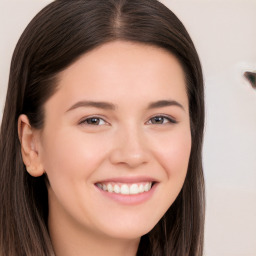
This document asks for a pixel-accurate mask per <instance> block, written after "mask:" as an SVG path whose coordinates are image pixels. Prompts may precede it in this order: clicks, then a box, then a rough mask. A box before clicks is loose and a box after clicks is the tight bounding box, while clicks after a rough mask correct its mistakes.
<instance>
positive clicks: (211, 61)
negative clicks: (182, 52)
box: [0, 0, 256, 256]
mask: <svg viewBox="0 0 256 256" xmlns="http://www.w3.org/2000/svg"><path fill="white" fill-rule="evenodd" d="M0 1H1V2H0V35H1V36H0V38H1V39H0V119H1V116H2V108H3V105H4V99H5V94H6V88H7V81H8V72H9V65H10V60H11V55H12V52H13V49H14V47H15V44H16V42H17V40H18V38H19V36H20V34H21V33H22V31H23V29H24V28H25V26H26V25H27V24H28V22H29V21H30V20H31V18H32V17H33V16H34V15H35V14H36V13H37V12H38V11H39V10H40V9H41V8H42V7H43V6H45V5H46V4H47V3H49V2H50V0H44V1H43V0H30V1H28V0H27V1H25V0H8V1H3V0H0ZM162 2H163V3H165V4H166V5H167V6H168V7H169V8H170V9H171V10H172V11H174V13H176V15H177V16H178V17H179V18H180V19H181V20H182V21H183V23H184V25H185V26H186V28H187V29H188V31H189V33H190V35H191V37H192V39H193V40H194V43H195V45H196V48H197V49H198V53H199V56H200V58H201V61H202V65H203V71H204V77H205V86H206V115H207V116H206V129H205V143H204V157H203V160H204V170H205V179H206V196H207V212H206V237H205V256H256V90H253V89H252V87H250V85H249V83H248V82H247V81H246V80H245V79H244V78H243V72H244V71H253V70H256V0H232V1H231V0H223V1H218V0H212V1H211V0H197V1H196V0H162Z"/></svg>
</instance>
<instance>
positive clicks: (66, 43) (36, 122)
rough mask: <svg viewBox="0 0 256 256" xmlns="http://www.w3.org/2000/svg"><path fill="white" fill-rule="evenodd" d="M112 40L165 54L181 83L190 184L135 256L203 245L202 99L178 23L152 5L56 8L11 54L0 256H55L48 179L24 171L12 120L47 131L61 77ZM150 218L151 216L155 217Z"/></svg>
mask: <svg viewBox="0 0 256 256" xmlns="http://www.w3.org/2000/svg"><path fill="white" fill-rule="evenodd" d="M113 40H125V41H135V42H139V43H144V44H150V45H156V46H159V47H162V48H164V49H167V50H168V51H170V52H171V53H172V54H174V55H175V56H176V58H177V59H178V61H179V62H180V64H181V65H182V67H183V70H184V74H185V76H186V85H187V94H188V98H189V109H190V125H191V134H192V149H191V155H190V161H189V167H188V172H187V176H186V179H185V182H184V185H183V188H182V190H181V192H180V193H179V195H178V197H177V199H176V200H175V202H174V203H173V205H172V206H171V207H170V208H169V210H168V211H167V212H166V214H165V215H164V216H163V218H162V219H161V220H160V221H159V222H158V224H157V225H156V226H155V227H154V229H153V230H152V231H150V232H149V233H148V234H146V235H144V236H143V237H142V238H141V242H140V245H139V248H138V252H137V255H139V256H144V255H145V256H149V255H151V256H171V255H172V256H200V255H202V253H203V237H204V178H203V171H202V156H201V153H202V139H203V129H204V92H203V77H202V70H201V65H200V61H199V58H198V55H197V52H196V49H195V47H194V45H193V42H192V40H191V38H190V36H189V35H188V33H187V31H186V29H185V28H184V26H183V24H182V23H181V22H180V20H179V19H178V18H177V17H176V16H175V15H174V14H173V13H172V12H171V11H170V10H169V9H168V8H166V7H165V6H164V5H163V4H161V3H160V2H158V1H157V0H104V1H102V0H56V1H54V2H52V3H51V4H49V5H48V6H46V7H45V8H44V9H43V10H42V11H41V12H39V14H37V15H36V17H35V18H34V19H33V20H32V21H31V22H30V24H29V25H28V26H27V28H26V29H25V31H24V32H23V34H22V36H21V38H20V40H19V42H18V44H17V46H16V48H15V51H14V54H13V59H12V63H11V69H10V78H9V86H8V92H7V97H6V103H5V108H4V113H3V119H2V124H1V133H0V202H1V207H0V225H1V226H0V255H1V256H6V255H8V256H23V255H24V256H25V255H26V256H35V255H37V256H48V255H54V251H53V248H52V245H51V240H50V237H49V233H48V229H47V214H48V199H47V188H46V183H45V177H44V176H42V177H38V178H35V177H32V176H30V175H29V174H28V173H27V171H26V169H25V166H24V164H23V161H22V157H21V153H20V151H21V150H20V143H19V139H18V131H17V120H18V117H19V115H20V114H26V115H27V116H28V118H29V120H30V124H31V125H32V127H34V128H36V129H41V128H42V127H43V125H44V108H43V106H44V103H45V102H46V101H47V99H49V97H51V95H53V94H54V92H55V90H56V89H57V80H58V76H57V75H58V73H59V72H60V71H62V70H64V69H65V68H67V67H68V66H69V65H71V64H72V63H73V62H74V61H76V60H77V59H78V58H79V57H80V56H81V55H82V54H84V53H85V52H88V51H90V50H92V49H94V48H95V47H97V46H99V45H102V44H104V43H106V42H110V41H113ZM152 210H153V209H152Z"/></svg>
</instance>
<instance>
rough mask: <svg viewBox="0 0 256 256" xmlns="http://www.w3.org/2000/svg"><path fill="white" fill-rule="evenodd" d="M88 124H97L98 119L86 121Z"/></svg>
mask: <svg viewBox="0 0 256 256" xmlns="http://www.w3.org/2000/svg"><path fill="white" fill-rule="evenodd" d="M88 123H89V124H99V118H90V119H89V120H88Z"/></svg>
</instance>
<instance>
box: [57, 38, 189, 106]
mask: <svg viewBox="0 0 256 256" xmlns="http://www.w3.org/2000/svg"><path fill="white" fill-rule="evenodd" d="M58 81H59V82H58V88H59V89H58V91H57V93H56V94H57V95H59V96H63V97H64V98H66V102H68V101H78V100H81V97H93V98H94V100H102V99H106V98H107V100H109V101H118V100H119V99H126V98H128V97H130V96H132V98H133V99H135V98H137V99H138V100H139V101H141V99H145V98H148V100H149V101H154V100H155V98H157V97H160V98H162V97H163V96H164V95H166V97H169V98H172V97H177V98H179V100H180V101H183V102H182V103H183V105H185V106H186V104H187V103H186V102H185V101H187V95H186V85H185V78H184V72H183V70H182V67H181V65H180V64H179V61H178V60H177V59H176V57H175V56H174V55H172V54H171V53H170V52H168V51H167V50H165V49H162V48H159V47H156V46H152V45H146V44H141V43H132V42H124V41H114V42H110V43H106V44H103V45H102V46H100V47H97V48H95V49H94V50H92V51H90V52H88V53H86V54H84V55H82V56H81V57H80V58H79V59H78V60H77V61H76V62H75V63H73V64H72V65H70V66H69V67H68V68H67V69H65V70H64V71H62V72H61V73H60V75H59V79H58ZM151 98H152V99H151Z"/></svg>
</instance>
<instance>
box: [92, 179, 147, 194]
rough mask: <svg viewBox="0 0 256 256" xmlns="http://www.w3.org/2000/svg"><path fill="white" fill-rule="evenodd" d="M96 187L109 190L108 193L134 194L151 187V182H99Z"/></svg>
mask: <svg viewBox="0 0 256 256" xmlns="http://www.w3.org/2000/svg"><path fill="white" fill-rule="evenodd" d="M96 185H97V187H99V188H100V189H102V190H104V191H107V192H110V193H113V192H114V193H116V194H123V195H136V194H140V193H143V192H147V191H149V190H150V189H151V187H152V182H144V183H140V184H137V183H134V184H129V185H128V184H122V185H120V184H113V183H112V184H111V183H107V184H101V183H97V184H96Z"/></svg>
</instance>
